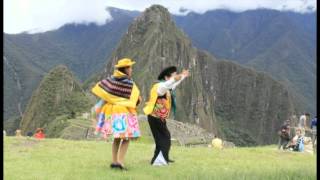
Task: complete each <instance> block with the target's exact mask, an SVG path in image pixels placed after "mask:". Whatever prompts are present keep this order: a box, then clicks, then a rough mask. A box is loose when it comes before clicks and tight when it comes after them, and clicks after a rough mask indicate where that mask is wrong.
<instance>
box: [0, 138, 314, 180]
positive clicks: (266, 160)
mask: <svg viewBox="0 0 320 180" xmlns="http://www.w3.org/2000/svg"><path fill="white" fill-rule="evenodd" d="M149 142H150V141H149V140H141V141H135V142H131V144H130V146H129V150H128V153H127V156H126V161H125V165H126V167H127V168H128V169H129V170H128V171H126V172H124V171H120V170H112V169H110V168H109V164H110V162H111V143H110V142H102V141H69V140H62V139H45V140H42V141H37V140H35V139H26V138H20V139H19V138H15V137H5V138H4V179H5V180H11V179H12V180H20V179H23V180H28V179H32V180H38V179H39V180H45V179H50V180H51V179H65V180H73V179H76V180H78V179H84V180H94V179H138V180H140V179H148V180H151V179H165V180H169V179H183V180H185V179H217V180H220V179H232V180H233V179H253V180H260V179H299V180H301V179H316V156H315V155H311V154H306V153H295V152H282V151H278V150H276V146H265V147H255V148H235V149H224V150H216V149H212V148H207V147H193V148H192V147H191V148H187V147H180V146H172V149H171V152H170V157H171V158H172V159H174V160H175V161H176V162H175V163H173V164H170V165H169V166H165V167H153V166H151V165H150V164H149V161H150V158H151V157H152V155H153V150H154V145H153V144H151V143H149Z"/></svg>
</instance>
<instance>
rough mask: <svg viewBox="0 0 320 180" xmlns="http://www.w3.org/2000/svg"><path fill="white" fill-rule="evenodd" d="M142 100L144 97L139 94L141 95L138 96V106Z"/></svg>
mask: <svg viewBox="0 0 320 180" xmlns="http://www.w3.org/2000/svg"><path fill="white" fill-rule="evenodd" d="M141 102H142V97H141V96H139V97H138V101H137V106H138V105H139V104H140V103H141Z"/></svg>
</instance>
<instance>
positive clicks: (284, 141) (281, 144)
mask: <svg viewBox="0 0 320 180" xmlns="http://www.w3.org/2000/svg"><path fill="white" fill-rule="evenodd" d="M288 143H289V140H288V139H286V138H283V137H279V143H278V149H280V148H281V147H282V149H286V147H287V145H288Z"/></svg>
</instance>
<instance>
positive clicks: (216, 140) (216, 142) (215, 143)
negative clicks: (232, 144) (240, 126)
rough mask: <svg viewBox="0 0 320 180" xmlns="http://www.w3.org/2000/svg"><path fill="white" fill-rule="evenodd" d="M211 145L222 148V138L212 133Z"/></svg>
mask: <svg viewBox="0 0 320 180" xmlns="http://www.w3.org/2000/svg"><path fill="white" fill-rule="evenodd" d="M212 147H213V148H217V149H222V140H221V139H220V138H218V137H217V136H216V135H214V138H213V140H212Z"/></svg>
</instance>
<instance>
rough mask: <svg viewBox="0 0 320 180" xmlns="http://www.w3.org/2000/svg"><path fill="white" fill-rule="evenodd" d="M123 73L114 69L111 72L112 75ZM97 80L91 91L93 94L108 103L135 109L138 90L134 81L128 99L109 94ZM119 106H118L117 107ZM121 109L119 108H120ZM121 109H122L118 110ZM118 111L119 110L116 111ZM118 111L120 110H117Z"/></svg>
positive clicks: (116, 75) (117, 75)
mask: <svg viewBox="0 0 320 180" xmlns="http://www.w3.org/2000/svg"><path fill="white" fill-rule="evenodd" d="M123 75H124V74H123V73H121V72H120V71H117V70H115V72H114V73H113V76H115V77H120V76H123ZM99 83H100V82H98V83H97V84H96V85H95V86H94V87H93V88H92V89H91V91H92V93H93V94H95V95H96V96H98V97H99V98H101V99H103V100H104V101H105V102H106V103H107V104H109V105H117V106H123V107H124V108H125V109H126V107H128V108H133V109H135V108H136V106H137V101H138V98H139V94H140V91H139V89H138V87H137V86H136V84H135V83H133V87H132V92H131V95H130V99H127V98H123V97H119V96H115V95H113V94H110V93H108V92H106V91H105V90H104V89H102V88H101V87H100V86H99ZM119 108H120V107H119ZM120 109H121V108H120ZM114 111H118V110H116V109H114ZM120 111H122V110H120ZM118 112H119V111H118ZM119 113H120V112H119Z"/></svg>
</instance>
